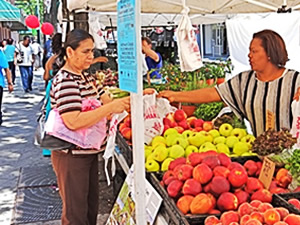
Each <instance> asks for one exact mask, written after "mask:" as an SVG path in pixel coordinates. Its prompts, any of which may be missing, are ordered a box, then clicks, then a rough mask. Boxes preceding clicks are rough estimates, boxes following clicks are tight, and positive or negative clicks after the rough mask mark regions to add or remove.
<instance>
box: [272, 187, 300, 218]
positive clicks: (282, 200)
mask: <svg viewBox="0 0 300 225" xmlns="http://www.w3.org/2000/svg"><path fill="white" fill-rule="evenodd" d="M291 198H296V199H299V200H300V192H294V193H284V194H273V200H272V205H273V206H276V207H284V208H286V209H288V210H289V212H290V213H294V214H297V215H300V210H299V209H297V208H296V207H295V206H293V205H292V204H290V203H288V200H289V199H291Z"/></svg>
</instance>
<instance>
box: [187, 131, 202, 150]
mask: <svg viewBox="0 0 300 225" xmlns="http://www.w3.org/2000/svg"><path fill="white" fill-rule="evenodd" d="M188 141H189V143H190V145H194V146H196V147H200V146H201V145H202V144H204V143H205V142H206V139H205V136H204V135H202V134H200V133H194V134H193V135H192V136H191V137H189V139H188Z"/></svg>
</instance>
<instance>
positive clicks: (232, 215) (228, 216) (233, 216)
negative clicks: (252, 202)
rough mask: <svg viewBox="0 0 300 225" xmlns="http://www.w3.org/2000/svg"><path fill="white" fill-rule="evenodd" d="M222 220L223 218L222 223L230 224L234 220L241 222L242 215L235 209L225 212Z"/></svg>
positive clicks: (224, 224)
mask: <svg viewBox="0 0 300 225" xmlns="http://www.w3.org/2000/svg"><path fill="white" fill-rule="evenodd" d="M220 220H221V223H222V224H223V225H229V224H230V223H232V222H239V221H240V216H239V214H238V213H237V212H235V211H228V212H224V213H223V214H222V215H221V218H220Z"/></svg>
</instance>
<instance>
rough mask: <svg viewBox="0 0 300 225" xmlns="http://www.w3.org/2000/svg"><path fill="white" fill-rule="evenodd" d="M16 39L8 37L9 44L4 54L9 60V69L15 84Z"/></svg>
mask: <svg viewBox="0 0 300 225" xmlns="http://www.w3.org/2000/svg"><path fill="white" fill-rule="evenodd" d="M13 43H14V40H13V39H12V38H9V39H7V45H6V46H5V48H4V54H5V56H6V59H7V61H8V65H9V69H10V72H11V75H12V83H13V84H14V85H15V79H16V65H15V63H16V62H15V58H16V47H15V46H14V45H13Z"/></svg>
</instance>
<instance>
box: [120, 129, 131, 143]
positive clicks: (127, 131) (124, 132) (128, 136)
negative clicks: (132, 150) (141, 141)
mask: <svg viewBox="0 0 300 225" xmlns="http://www.w3.org/2000/svg"><path fill="white" fill-rule="evenodd" d="M121 134H122V135H123V137H124V138H125V139H126V140H131V137H132V130H131V128H130V127H125V128H123V129H122V131H121Z"/></svg>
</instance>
